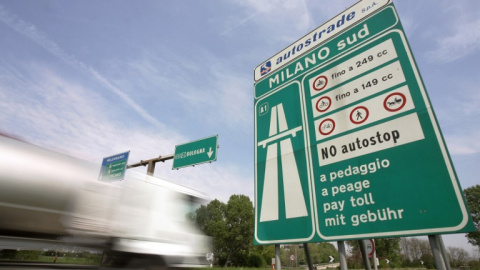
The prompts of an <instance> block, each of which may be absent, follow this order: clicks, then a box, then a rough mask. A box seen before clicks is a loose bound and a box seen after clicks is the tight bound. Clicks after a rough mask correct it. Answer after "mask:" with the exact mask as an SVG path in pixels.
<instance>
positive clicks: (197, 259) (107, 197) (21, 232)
mask: <svg viewBox="0 0 480 270" xmlns="http://www.w3.org/2000/svg"><path fill="white" fill-rule="evenodd" d="M97 177H98V168H95V167H94V166H91V165H90V164H87V163H86V162H82V161H80V160H78V159H75V158H72V157H69V156H65V155H62V154H59V153H56V152H53V151H49V150H46V149H43V148H40V147H37V146H34V145H31V144H29V143H25V142H22V141H19V140H15V139H12V138H8V137H5V136H0V249H1V248H23V249H46V248H49V247H51V246H52V245H70V246H81V247H87V248H92V249H101V250H103V251H104V254H105V257H104V263H105V265H106V266H105V267H107V266H108V267H112V268H128V269H156V268H165V267H195V266H205V265H207V264H208V262H207V261H206V258H205V256H206V254H207V253H208V252H210V245H209V239H208V237H206V236H204V235H202V234H201V233H200V232H199V231H198V230H197V229H196V228H195V227H194V226H193V225H192V224H191V223H190V222H188V221H187V220H186V215H187V214H188V213H189V212H192V211H194V210H195V207H196V206H198V205H199V204H200V203H202V202H204V200H205V199H206V198H205V196H204V195H203V194H201V193H199V192H197V191H195V190H193V189H189V188H186V187H183V186H180V185H176V184H173V183H170V182H167V181H164V180H161V179H158V178H155V177H151V176H147V175H144V174H141V173H138V172H134V171H128V172H127V175H126V179H125V180H124V181H119V182H114V183H103V182H99V181H97V180H96V179H97Z"/></svg>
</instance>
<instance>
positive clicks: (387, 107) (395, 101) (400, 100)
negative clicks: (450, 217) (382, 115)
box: [383, 92, 407, 112]
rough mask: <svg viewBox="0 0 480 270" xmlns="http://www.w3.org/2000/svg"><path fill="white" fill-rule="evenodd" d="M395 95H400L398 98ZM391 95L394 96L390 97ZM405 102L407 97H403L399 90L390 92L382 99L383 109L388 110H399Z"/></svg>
mask: <svg viewBox="0 0 480 270" xmlns="http://www.w3.org/2000/svg"><path fill="white" fill-rule="evenodd" d="M395 96H400V98H397V97H395ZM391 97H394V98H393V99H390V98H391ZM389 100H390V101H389ZM399 104H400V105H399ZM405 104H407V97H405V95H404V94H402V93H399V92H395V93H391V94H390V95H388V96H387V97H386V98H385V100H384V101H383V107H384V108H385V110H387V111H389V112H396V111H399V110H401V109H402V108H403V107H405ZM391 107H393V108H391Z"/></svg>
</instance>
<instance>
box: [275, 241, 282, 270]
mask: <svg viewBox="0 0 480 270" xmlns="http://www.w3.org/2000/svg"><path fill="white" fill-rule="evenodd" d="M281 256H282V253H281V252H280V245H275V268H276V270H282V263H281V262H280V258H281Z"/></svg>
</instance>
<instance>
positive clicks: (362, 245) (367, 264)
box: [358, 240, 372, 270]
mask: <svg viewBox="0 0 480 270" xmlns="http://www.w3.org/2000/svg"><path fill="white" fill-rule="evenodd" d="M358 244H359V246H360V251H361V252H362V258H363V264H364V265H365V270H372V268H371V267H370V260H369V259H368V254H367V247H366V246H365V242H364V241H363V240H358Z"/></svg>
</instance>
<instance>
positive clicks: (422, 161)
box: [254, 0, 474, 244]
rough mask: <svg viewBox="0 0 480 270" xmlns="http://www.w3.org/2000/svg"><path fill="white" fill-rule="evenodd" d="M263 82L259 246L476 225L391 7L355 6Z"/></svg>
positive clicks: (258, 117) (383, 2)
mask: <svg viewBox="0 0 480 270" xmlns="http://www.w3.org/2000/svg"><path fill="white" fill-rule="evenodd" d="M254 76H255V77H254V80H255V89H254V97H255V100H254V102H255V118H254V119H255V140H254V141H255V146H254V149H255V233H254V241H255V243H256V244H277V243H301V242H320V241H340V240H351V239H362V238H376V237H398V236H410V235H425V234H439V233H458V232H467V231H471V230H473V229H474V227H473V223H472V221H471V217H470V215H469V214H468V210H467V208H466V207H465V202H464V198H463V195H462V192H461V191H462V189H461V187H460V185H459V183H458V179H457V176H456V174H455V170H454V168H453V165H452V162H451V160H450V158H449V155H448V151H447V148H446V145H445V143H444V141H443V139H442V134H441V131H440V128H439V125H438V123H437V122H436V120H435V115H434V112H433V109H432V106H431V104H430V101H429V100H428V98H427V93H426V90H425V87H424V85H423V82H422V80H421V77H420V73H419V71H418V68H417V67H416V65H415V62H414V60H413V55H412V53H411V51H410V48H409V46H408V43H407V40H406V37H405V34H404V32H403V28H402V26H401V24H400V21H399V19H398V15H397V12H396V10H395V8H394V6H393V3H392V2H391V1H390V0H363V1H360V2H358V3H357V4H355V5H354V6H352V7H350V8H349V9H347V10H345V11H344V12H342V13H340V14H339V15H338V16H337V17H335V18H333V19H331V20H330V21H328V22H327V23H326V24H324V25H322V26H320V27H319V28H317V29H315V30H314V31H312V32H311V33H309V34H307V35H305V36H304V37H303V38H301V39H300V40H298V41H296V42H295V43H293V44H292V45H290V46H289V47H287V48H286V49H285V50H283V51H281V52H279V53H277V54H276V55H274V56H273V57H272V58H270V59H268V60H267V61H266V62H264V63H262V64H261V65H259V66H258V67H257V68H256V69H255V72H254Z"/></svg>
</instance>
